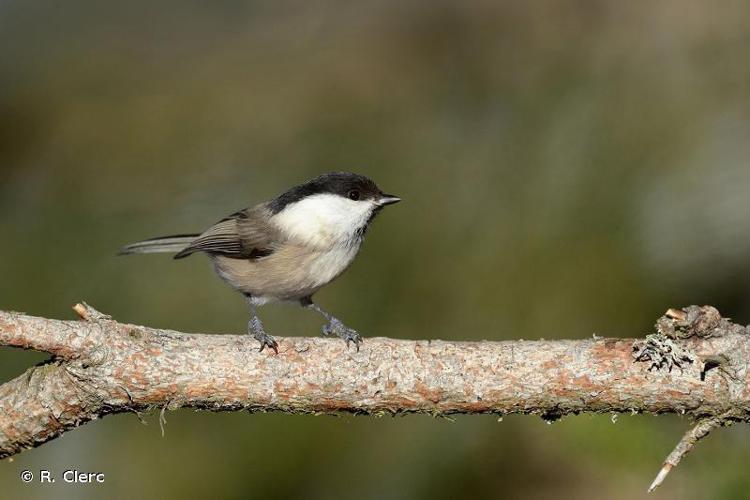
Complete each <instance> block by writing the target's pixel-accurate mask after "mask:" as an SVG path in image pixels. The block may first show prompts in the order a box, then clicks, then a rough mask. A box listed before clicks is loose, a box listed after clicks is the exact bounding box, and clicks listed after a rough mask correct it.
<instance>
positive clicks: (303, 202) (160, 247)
mask: <svg viewBox="0 0 750 500" xmlns="http://www.w3.org/2000/svg"><path fill="white" fill-rule="evenodd" d="M399 201H401V198H399V197H398V196H395V195H391V194H385V193H384V192H383V191H381V190H380V188H379V187H378V186H377V185H376V184H375V182H374V181H372V180H371V179H369V178H368V177H365V176H364V175H360V174H356V173H351V172H330V173H326V174H323V175H320V176H318V177H315V178H314V179H311V180H309V181H307V182H304V183H302V184H299V185H296V186H293V187H291V188H290V189H288V190H286V191H284V192H283V193H281V194H280V195H278V196H277V197H275V198H273V199H271V200H268V201H265V202H262V203H259V204H257V205H255V206H252V207H250V208H245V209H243V210H239V211H237V212H234V213H232V214H230V215H228V216H227V217H224V218H223V219H221V220H220V221H218V222H217V223H216V224H214V225H212V226H211V227H209V228H208V229H206V230H205V231H204V232H202V233H195V234H179V235H174V236H162V237H158V238H151V239H148V240H144V241H139V242H136V243H132V244H129V245H126V246H124V247H122V248H121V249H120V252H119V253H120V255H130V254H149V253H173V254H174V258H175V259H182V258H185V257H188V256H190V255H192V254H194V253H203V254H205V255H207V256H208V257H209V258H210V259H211V261H212V263H213V267H214V270H215V271H216V274H218V276H219V277H220V278H221V279H222V280H224V281H225V282H226V283H228V284H229V285H230V286H231V287H232V288H234V289H235V290H237V291H238V292H240V293H241V294H243V295H244V297H245V300H246V302H247V306H248V308H249V312H250V321H249V322H248V326H247V328H248V334H250V335H252V336H253V337H254V338H255V339H256V340H257V341H258V342H260V349H259V351H261V352H262V351H263V349H264V348H266V347H268V348H270V349H273V350H274V351H275V352H276V353H277V354H278V343H277V342H276V340H275V339H274V338H273V337H272V336H271V335H269V334H268V333H267V332H266V331H265V329H264V327H263V323H262V321H261V320H260V318H259V316H258V313H257V308H258V307H259V306H262V305H265V304H268V303H271V302H298V303H299V304H300V305H301V306H302V307H305V308H308V309H311V310H313V311H315V312H317V313H319V314H320V315H322V316H323V317H324V318H325V321H326V323H325V325H323V327H322V328H321V332H322V334H323V335H324V336H329V335H335V336H338V337H340V338H342V339H343V340H345V341H346V346H347V347H348V346H349V345H350V343H353V344H354V345H355V347H356V349H357V351H359V347H360V344H361V342H362V337H361V335H360V334H359V333H358V332H357V331H356V330H354V329H352V328H349V327H348V326H346V325H345V324H344V323H343V322H342V321H340V320H339V319H338V318H336V317H335V316H333V315H332V314H330V313H328V312H327V311H325V310H324V309H322V308H321V307H320V306H318V305H317V304H316V303H315V302H313V300H312V297H313V295H314V294H315V292H317V291H318V290H320V289H321V288H322V287H324V286H325V285H327V284H329V283H330V282H332V281H333V280H335V279H336V278H338V277H339V276H340V275H341V274H342V273H343V272H344V271H345V270H346V269H347V268H348V267H349V266H350V265H351V264H352V262H353V261H354V258H355V257H356V256H357V254H358V252H359V250H360V248H361V247H362V242H363V240H364V237H365V233H366V232H367V229H368V227H369V226H370V224H371V223H372V221H373V219H374V218H375V216H376V215H378V214H379V213H380V211H381V210H382V209H383V207H385V206H388V205H392V204H394V203H398V202H399Z"/></svg>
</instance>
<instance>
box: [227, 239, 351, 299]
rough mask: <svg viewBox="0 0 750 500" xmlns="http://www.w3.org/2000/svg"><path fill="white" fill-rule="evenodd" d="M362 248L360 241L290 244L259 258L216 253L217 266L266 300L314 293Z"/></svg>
mask: <svg viewBox="0 0 750 500" xmlns="http://www.w3.org/2000/svg"><path fill="white" fill-rule="evenodd" d="M358 251H359V245H345V246H344V245H342V246H335V247H332V248H328V249H325V250H319V249H308V248H304V247H287V248H284V249H281V250H279V251H277V252H274V253H273V254H271V255H269V256H267V257H263V258H260V259H255V260H243V259H230V258H227V257H222V256H215V257H214V266H215V268H216V272H217V273H218V274H219V276H220V277H221V278H222V279H224V280H225V281H226V282H227V283H229V284H230V285H231V286H232V287H234V288H236V289H237V290H239V291H240V292H242V293H244V294H246V295H250V296H251V297H253V298H254V300H255V301H256V302H257V303H259V304H262V303H264V302H271V301H278V300H298V299H301V298H303V297H308V296H310V295H312V294H313V293H315V292H316V291H317V290H318V289H319V288H320V287H322V286H324V285H326V284H328V283H330V282H331V281H333V280H334V279H336V278H337V277H338V276H339V275H340V274H341V273H343V272H344V271H345V270H346V268H347V267H349V265H350V264H351V263H352V261H353V260H354V257H356V255H357V252H358Z"/></svg>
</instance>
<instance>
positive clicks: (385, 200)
mask: <svg viewBox="0 0 750 500" xmlns="http://www.w3.org/2000/svg"><path fill="white" fill-rule="evenodd" d="M399 201H401V198H399V197H398V196H393V195H392V194H383V195H380V199H379V200H378V206H381V207H384V206H386V205H393V204H394V203H398V202H399Z"/></svg>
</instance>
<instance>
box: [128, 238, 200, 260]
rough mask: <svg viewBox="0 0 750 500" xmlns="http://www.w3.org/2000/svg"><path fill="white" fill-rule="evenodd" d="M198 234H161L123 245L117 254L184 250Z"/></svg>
mask: <svg viewBox="0 0 750 500" xmlns="http://www.w3.org/2000/svg"><path fill="white" fill-rule="evenodd" d="M198 236H200V235H199V234H178V235H175V236H162V237H160V238H152V239H150V240H144V241H139V242H137V243H131V244H130V245H125V246H124V247H122V248H121V249H120V252H119V255H131V254H135V253H177V252H179V251H181V250H184V249H185V247H187V246H188V245H189V244H190V243H192V242H193V240H195V239H196V238H197V237H198Z"/></svg>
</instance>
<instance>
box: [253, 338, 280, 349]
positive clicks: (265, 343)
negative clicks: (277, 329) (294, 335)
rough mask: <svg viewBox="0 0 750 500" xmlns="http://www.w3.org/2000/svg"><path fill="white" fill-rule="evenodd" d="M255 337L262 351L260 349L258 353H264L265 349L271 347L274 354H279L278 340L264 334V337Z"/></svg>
mask: <svg viewBox="0 0 750 500" xmlns="http://www.w3.org/2000/svg"><path fill="white" fill-rule="evenodd" d="M253 337H255V339H256V340H257V341H258V342H260V349H258V352H263V349H265V348H266V347H269V348H271V349H273V352H275V353H276V354H278V353H279V344H278V342H276V340H275V339H274V338H273V337H271V336H270V335H268V334H267V333H264V334H262V335H253Z"/></svg>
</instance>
